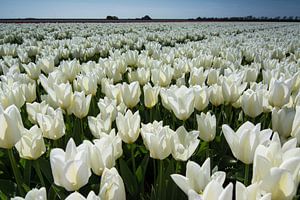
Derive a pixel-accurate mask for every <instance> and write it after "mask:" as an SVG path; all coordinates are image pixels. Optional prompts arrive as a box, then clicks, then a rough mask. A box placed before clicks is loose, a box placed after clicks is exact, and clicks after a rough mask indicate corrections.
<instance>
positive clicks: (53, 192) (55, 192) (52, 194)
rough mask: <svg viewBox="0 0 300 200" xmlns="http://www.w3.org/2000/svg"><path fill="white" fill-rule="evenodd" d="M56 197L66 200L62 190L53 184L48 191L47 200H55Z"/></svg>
mask: <svg viewBox="0 0 300 200" xmlns="http://www.w3.org/2000/svg"><path fill="white" fill-rule="evenodd" d="M56 197H58V198H59V199H66V197H67V195H66V194H65V190H64V188H62V187H58V186H56V185H55V184H54V183H53V184H52V185H51V187H50V189H49V191H48V199H57V198H56Z"/></svg>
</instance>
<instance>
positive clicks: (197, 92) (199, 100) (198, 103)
mask: <svg viewBox="0 0 300 200" xmlns="http://www.w3.org/2000/svg"><path fill="white" fill-rule="evenodd" d="M193 89H194V96H195V109H196V110H198V111H202V110H204V109H205V108H206V107H207V106H208V104H209V91H208V88H207V87H206V86H204V87H200V86H198V85H196V86H194V87H193Z"/></svg>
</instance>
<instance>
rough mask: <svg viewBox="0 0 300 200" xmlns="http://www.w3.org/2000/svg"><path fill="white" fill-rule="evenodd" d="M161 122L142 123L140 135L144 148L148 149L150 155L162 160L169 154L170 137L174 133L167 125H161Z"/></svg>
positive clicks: (170, 149)
mask: <svg viewBox="0 0 300 200" xmlns="http://www.w3.org/2000/svg"><path fill="white" fill-rule="evenodd" d="M162 123H163V122H162V121H160V122H157V121H154V122H153V123H149V124H142V128H141V135H142V137H143V141H144V144H145V146H146V148H147V149H148V150H149V151H150V157H151V158H154V159H160V160H163V159H165V158H166V157H168V156H169V155H170V154H171V151H172V148H171V137H172V134H174V131H172V130H171V129H170V128H169V126H163V124H162Z"/></svg>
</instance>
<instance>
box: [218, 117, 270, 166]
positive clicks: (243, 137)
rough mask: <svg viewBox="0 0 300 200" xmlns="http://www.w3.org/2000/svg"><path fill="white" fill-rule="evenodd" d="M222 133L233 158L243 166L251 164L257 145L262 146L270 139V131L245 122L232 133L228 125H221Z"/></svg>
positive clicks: (258, 125)
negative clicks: (243, 164)
mask: <svg viewBox="0 0 300 200" xmlns="http://www.w3.org/2000/svg"><path fill="white" fill-rule="evenodd" d="M222 131H223V133H224V136H225V138H226V141H227V143H228V144H229V147H230V149H231V152H232V154H233V155H234V157H235V158H237V159H238V160H240V161H242V162H243V163H245V164H251V163H252V162H253V158H254V152H255V150H256V148H257V146H258V145H259V144H263V143H265V142H266V141H268V140H269V139H270V137H271V134H272V130H270V129H266V130H262V131H261V130H260V124H257V125H254V124H252V123H251V122H248V121H247V122H245V123H244V124H243V125H242V126H240V127H239V128H238V130H237V131H236V132H234V131H233V130H232V129H231V128H230V127H229V126H228V125H226V124H223V125H222Z"/></svg>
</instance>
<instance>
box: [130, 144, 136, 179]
mask: <svg viewBox="0 0 300 200" xmlns="http://www.w3.org/2000/svg"><path fill="white" fill-rule="evenodd" d="M134 149H135V146H134V144H131V148H130V150H131V162H132V170H133V174H135V171H136V167H135V158H134Z"/></svg>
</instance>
